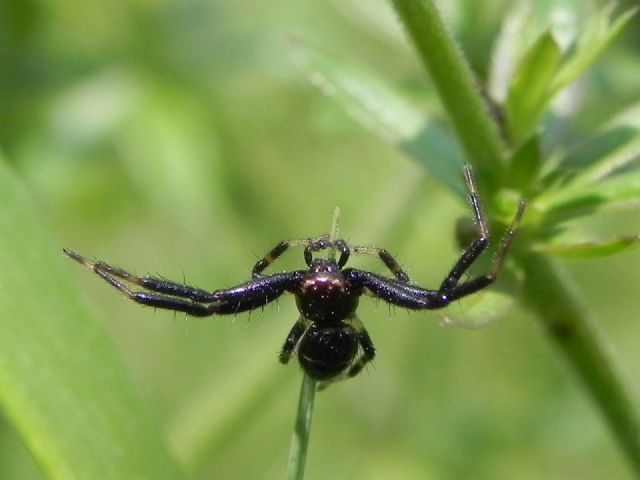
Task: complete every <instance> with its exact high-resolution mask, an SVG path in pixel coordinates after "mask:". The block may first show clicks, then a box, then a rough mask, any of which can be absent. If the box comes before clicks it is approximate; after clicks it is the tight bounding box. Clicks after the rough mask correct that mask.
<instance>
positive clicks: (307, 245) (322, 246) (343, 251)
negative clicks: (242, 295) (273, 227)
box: [251, 234, 350, 278]
mask: <svg viewBox="0 0 640 480" xmlns="http://www.w3.org/2000/svg"><path fill="white" fill-rule="evenodd" d="M303 245H304V260H305V263H306V264H307V266H309V267H310V266H311V262H312V260H313V255H312V254H313V252H319V251H322V250H326V249H327V248H330V247H334V248H336V249H337V250H339V251H340V259H339V260H338V266H339V267H340V268H342V267H343V266H344V265H345V264H346V263H347V260H348V259H349V254H350V251H349V247H348V246H347V244H346V242H345V241H344V240H335V241H331V240H329V235H327V234H325V235H320V236H319V237H315V238H301V239H295V240H283V241H282V242H280V243H278V244H277V245H276V246H275V247H273V248H272V249H271V250H269V252H268V253H267V254H266V255H265V256H264V257H263V258H261V259H260V260H258V261H257V262H256V264H255V265H254V266H253V269H252V271H251V275H252V276H253V277H254V278H255V277H259V276H260V275H261V274H262V272H263V271H264V270H265V269H266V268H267V267H268V266H269V265H271V264H272V263H273V262H275V261H276V259H277V258H278V257H280V256H281V255H282V254H283V253H284V252H286V251H287V250H289V248H291V247H299V246H303Z"/></svg>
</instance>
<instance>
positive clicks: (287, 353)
mask: <svg viewBox="0 0 640 480" xmlns="http://www.w3.org/2000/svg"><path fill="white" fill-rule="evenodd" d="M307 323H308V322H307V321H306V320H305V319H304V317H302V316H301V317H300V318H298V321H297V322H296V323H295V324H294V325H293V327H292V328H291V330H290V331H289V334H288V335H287V339H286V340H285V341H284V345H282V350H281V351H280V354H279V355H278V360H280V363H283V364H286V363H289V360H290V359H291V354H292V353H293V350H294V349H295V348H296V345H297V344H298V342H299V341H300V339H301V338H302V335H303V334H304V332H305V331H306V330H307Z"/></svg>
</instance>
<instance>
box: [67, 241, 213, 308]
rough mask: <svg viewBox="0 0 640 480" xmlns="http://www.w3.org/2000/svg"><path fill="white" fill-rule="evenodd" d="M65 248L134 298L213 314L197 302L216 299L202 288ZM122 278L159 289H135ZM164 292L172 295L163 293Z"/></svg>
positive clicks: (144, 301)
mask: <svg viewBox="0 0 640 480" xmlns="http://www.w3.org/2000/svg"><path fill="white" fill-rule="evenodd" d="M63 251H64V253H65V254H66V255H67V256H69V257H70V258H72V259H73V260H75V261H77V262H78V263H80V264H82V265H84V266H85V267H87V268H88V269H89V270H92V271H93V272H94V273H96V274H97V275H98V276H100V277H101V278H102V279H103V280H105V281H106V282H108V283H109V284H110V285H111V286H112V287H115V288H117V289H118V290H119V291H120V292H122V293H123V294H124V295H126V296H127V297H128V298H129V299H131V300H133V301H134V302H137V303H140V304H142V305H147V306H151V307H157V308H165V309H169V310H175V311H178V312H184V313H187V314H189V315H193V316H195V317H205V316H208V315H212V314H213V312H212V311H211V310H209V308H208V307H207V306H206V305H202V304H200V303H196V302H198V301H199V302H211V301H213V296H212V295H211V294H210V293H207V292H205V291H203V290H199V289H197V288H193V287H189V286H186V285H180V284H177V283H173V282H165V281H163V280H160V279H156V278H150V277H147V278H140V277H137V276H135V275H132V274H130V273H128V272H126V271H124V270H122V269H120V268H116V267H112V266H111V265H107V264H106V263H104V262H100V261H98V262H94V261H93V260H90V259H88V258H86V257H83V256H82V255H80V254H78V253H76V252H74V251H72V250H69V249H64V250H63ZM119 279H122V280H125V281H127V282H131V283H134V284H136V285H140V286H141V287H143V288H146V289H149V290H152V291H155V292H160V293H151V292H136V291H133V290H131V289H130V288H129V287H127V286H126V285H125V284H124V283H123V282H121V281H120V280H119ZM162 293H166V294H169V295H162Z"/></svg>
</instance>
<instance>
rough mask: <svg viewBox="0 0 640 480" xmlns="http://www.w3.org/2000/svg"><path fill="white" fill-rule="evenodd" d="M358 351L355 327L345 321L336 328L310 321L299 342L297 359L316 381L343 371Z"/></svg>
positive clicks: (329, 377)
mask: <svg viewBox="0 0 640 480" xmlns="http://www.w3.org/2000/svg"><path fill="white" fill-rule="evenodd" d="M357 352H358V335H357V332H356V330H355V329H354V328H353V327H352V326H351V325H348V324H346V323H342V324H340V325H339V326H335V327H320V326H318V325H316V324H312V325H311V326H310V327H309V328H308V329H307V331H306V332H305V334H304V336H303V337H302V338H301V339H300V344H299V345H298V361H299V362H300V366H301V367H302V368H303V369H304V371H305V372H307V374H308V375H309V376H310V377H311V378H314V379H316V380H327V379H331V378H333V377H335V376H337V375H339V374H340V373H342V372H343V371H345V370H346V369H347V368H348V367H349V366H350V365H351V364H352V363H353V360H354V358H355V356H356V353H357Z"/></svg>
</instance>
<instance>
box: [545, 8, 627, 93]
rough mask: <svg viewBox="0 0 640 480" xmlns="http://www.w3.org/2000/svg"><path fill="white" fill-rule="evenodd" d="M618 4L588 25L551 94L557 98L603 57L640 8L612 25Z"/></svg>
mask: <svg viewBox="0 0 640 480" xmlns="http://www.w3.org/2000/svg"><path fill="white" fill-rule="evenodd" d="M614 7H615V3H614V2H612V3H610V4H609V5H607V6H606V7H605V8H603V9H602V11H601V12H600V13H599V14H598V15H595V16H594V17H593V18H591V19H590V21H589V22H588V23H587V25H586V27H585V28H584V30H583V31H582V35H580V38H579V39H578V41H577V42H576V46H575V48H574V49H573V51H572V52H570V55H568V56H567V57H566V60H565V61H564V62H563V63H562V66H561V67H560V68H559V69H558V71H557V73H556V75H555V77H554V78H553V81H552V83H551V85H550V94H551V95H555V94H556V93H558V92H559V91H560V90H562V89H563V88H565V87H567V86H568V85H569V84H571V83H572V82H573V81H574V80H575V79H576V78H578V77H579V76H580V75H582V74H583V73H584V72H585V71H586V70H587V69H589V67H591V65H592V64H593V63H594V62H595V61H596V60H597V59H598V58H599V57H600V55H601V54H602V52H604V50H605V49H606V48H607V47H608V46H609V44H610V43H611V42H612V41H613V40H615V39H616V37H617V36H618V35H619V34H620V33H621V32H622V30H623V29H624V27H625V26H626V25H627V23H628V22H629V20H631V17H632V16H633V15H634V14H635V13H636V11H637V7H636V8H632V9H629V10H627V11H626V12H624V13H622V14H621V15H620V16H618V18H617V19H616V20H615V21H613V22H611V13H612V11H613V8H614Z"/></svg>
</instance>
